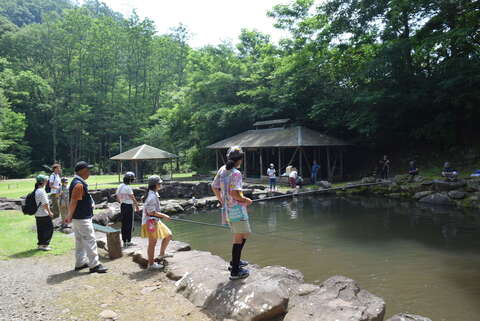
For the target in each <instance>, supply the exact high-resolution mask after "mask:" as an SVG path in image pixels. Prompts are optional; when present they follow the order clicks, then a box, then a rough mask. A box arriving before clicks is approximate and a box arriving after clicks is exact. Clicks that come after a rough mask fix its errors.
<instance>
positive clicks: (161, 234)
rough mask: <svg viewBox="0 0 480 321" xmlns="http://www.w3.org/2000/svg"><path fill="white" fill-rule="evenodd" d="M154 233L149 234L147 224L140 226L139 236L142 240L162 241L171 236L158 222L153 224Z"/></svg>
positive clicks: (165, 227)
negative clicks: (153, 239)
mask: <svg viewBox="0 0 480 321" xmlns="http://www.w3.org/2000/svg"><path fill="white" fill-rule="evenodd" d="M155 225H156V226H155V231H153V232H149V231H148V226H147V224H142V231H141V233H140V235H141V236H142V237H144V238H155V239H164V238H166V237H168V236H170V235H172V231H171V230H170V229H169V228H168V226H166V225H165V224H163V223H162V222H160V221H157V222H156V223H155Z"/></svg>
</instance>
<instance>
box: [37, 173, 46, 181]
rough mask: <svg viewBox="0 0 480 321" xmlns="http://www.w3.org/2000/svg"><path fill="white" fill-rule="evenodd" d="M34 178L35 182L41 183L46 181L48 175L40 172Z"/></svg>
mask: <svg viewBox="0 0 480 321" xmlns="http://www.w3.org/2000/svg"><path fill="white" fill-rule="evenodd" d="M36 180H37V183H43V182H46V181H48V177H47V176H46V175H42V174H40V175H38V176H37V177H36Z"/></svg>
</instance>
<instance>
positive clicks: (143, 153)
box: [110, 144, 178, 160]
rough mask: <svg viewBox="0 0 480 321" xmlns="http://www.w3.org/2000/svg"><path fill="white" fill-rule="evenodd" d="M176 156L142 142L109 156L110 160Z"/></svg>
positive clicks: (170, 157) (169, 157)
mask: <svg viewBox="0 0 480 321" xmlns="http://www.w3.org/2000/svg"><path fill="white" fill-rule="evenodd" d="M177 157H178V156H177V155H175V154H172V153H169V152H166V151H164V150H161V149H158V148H155V147H152V146H149V145H146V144H143V145H140V146H137V147H135V148H132V149H130V150H127V151H126V152H123V153H121V154H118V155H115V156H113V157H111V158H110V159H112V160H148V159H172V158H177Z"/></svg>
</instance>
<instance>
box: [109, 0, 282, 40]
mask: <svg viewBox="0 0 480 321" xmlns="http://www.w3.org/2000/svg"><path fill="white" fill-rule="evenodd" d="M102 1H103V2H105V3H106V4H107V5H108V6H109V7H110V8H112V9H113V10H115V11H118V12H120V13H122V14H123V15H124V16H129V15H130V13H131V12H132V10H133V9H136V11H137V14H138V15H139V16H140V17H142V18H144V17H148V18H150V19H152V20H153V21H154V22H155V25H156V27H157V30H158V32H159V33H166V32H168V31H169V29H170V28H171V27H174V26H177V25H178V24H180V23H183V24H184V25H186V26H187V28H188V30H189V31H190V33H191V34H192V37H191V39H190V41H189V43H190V45H191V46H192V47H201V46H204V45H208V44H211V45H216V44H219V43H221V42H223V41H225V40H230V41H233V42H234V43H236V42H237V39H238V35H239V34H240V30H241V29H242V28H247V29H256V30H258V31H261V32H264V33H267V34H269V35H270V36H271V38H272V40H273V41H278V40H279V39H280V38H282V37H283V36H285V35H286V33H285V32H284V31H282V30H277V29H275V28H274V27H273V23H274V20H273V19H272V18H269V17H267V15H266V14H267V11H268V10H270V9H271V8H272V7H273V6H274V5H276V4H286V3H289V2H290V1H288V0H236V1H232V0H102Z"/></svg>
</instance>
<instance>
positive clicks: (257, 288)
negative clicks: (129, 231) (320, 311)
mask: <svg viewBox="0 0 480 321" xmlns="http://www.w3.org/2000/svg"><path fill="white" fill-rule="evenodd" d="M167 263H168V265H167V276H168V277H170V278H172V279H174V280H178V281H177V283H176V285H177V287H178V288H177V291H178V292H179V293H181V294H183V295H184V296H185V297H186V298H187V299H189V300H190V301H191V302H192V303H193V304H195V305H196V306H198V307H201V308H202V309H204V310H205V311H208V313H210V314H212V315H213V316H214V317H215V318H218V319H220V320H222V319H234V320H237V321H253V320H255V321H261V320H270V319H272V318H275V317H278V316H281V315H283V314H285V312H286V311H287V307H288V302H289V298H290V297H291V296H293V295H294V294H296V293H297V292H298V289H299V286H300V285H301V283H302V282H303V276H302V274H301V273H300V272H298V271H294V270H289V269H287V268H284V267H278V266H270V267H265V268H263V269H259V268H257V267H250V270H251V275H250V277H249V278H247V279H244V280H241V281H230V280H229V272H228V270H227V263H226V262H225V261H224V260H223V259H221V258H220V257H218V256H214V255H212V254H210V253H208V252H199V251H190V252H184V253H177V254H176V255H175V256H174V257H173V258H168V259H167Z"/></svg>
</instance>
